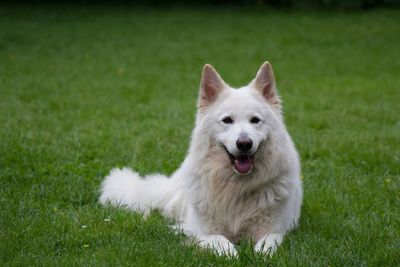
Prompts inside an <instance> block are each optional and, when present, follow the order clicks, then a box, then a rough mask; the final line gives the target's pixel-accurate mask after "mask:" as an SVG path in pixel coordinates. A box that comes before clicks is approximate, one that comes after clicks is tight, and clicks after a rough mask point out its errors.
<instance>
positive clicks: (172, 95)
mask: <svg viewBox="0 0 400 267" xmlns="http://www.w3.org/2000/svg"><path fill="white" fill-rule="evenodd" d="M399 17H400V10H374V11H369V12H367V13H317V12H311V11H307V12H306V11H303V12H285V11H249V10H248V11H245V12H239V11H238V10H223V9H220V10H197V11H196V10H184V9H178V10H169V11H160V10H158V11H157V10H138V9H135V8H132V7H111V6H109V7H97V8H96V7H79V8H77V7H72V6H58V7H57V6H54V7H7V6H5V5H3V6H0V125H1V127H0V182H1V187H0V210H1V215H0V265H7V266H32V265H40V266H43V265H46V266H54V265H63V266H71V265H78V266H79V265H93V266H107V265H111V266H113V265H115V266H122V265H135V266H199V265H201V266H244V265H247V266H248V265H265V264H268V265H272V266H275V265H278V266H282V265H289V266H312V265H316V266H351V265H355V266H395V265H397V264H399V259H400V138H399V137H400V115H399V114H400V104H399V101H400V38H399V36H400V20H399ZM264 60H269V61H270V62H272V64H273V66H274V69H275V72H276V76H277V81H278V86H279V90H280V93H281V95H282V98H283V100H284V107H285V116H286V123H287V126H288V128H289V131H290V133H291V135H292V137H293V139H294V141H295V143H296V145H297V148H298V149H299V152H300V154H301V158H302V169H303V171H302V172H303V180H304V191H305V196H304V205H303V209H302V216H301V222H300V227H299V228H297V230H296V231H294V232H292V233H290V234H289V235H287V237H286V239H285V242H284V243H283V245H282V246H281V247H280V248H279V250H278V252H277V253H276V254H275V255H274V256H273V257H272V258H265V257H263V256H261V255H254V253H253V252H252V250H251V247H250V245H249V244H247V243H246V242H243V243H242V244H241V245H240V247H239V249H240V257H239V259H228V258H224V257H216V256H214V255H213V254H212V253H209V252H207V251H203V250H200V249H199V248H197V247H196V246H185V245H183V242H184V240H185V238H184V236H182V235H175V234H174V233H173V231H172V230H171V229H170V228H169V227H168V223H169V222H168V221H167V220H166V219H165V218H163V217H161V216H160V215H159V214H158V213H156V212H154V213H153V214H152V215H151V216H150V217H149V218H148V219H147V220H144V219H143V218H142V217H141V216H140V215H138V214H134V213H132V212H129V211H126V210H122V209H116V208H110V207H107V208H104V207H102V206H100V205H99V204H98V202H97V199H98V196H99V185H100V182H101V181H102V179H103V177H104V176H105V175H106V174H107V173H108V172H109V170H110V169H111V168H113V167H117V166H119V167H122V166H130V167H132V168H135V169H136V170H138V171H139V172H140V173H151V172H163V173H168V174H170V173H171V172H173V171H174V170H175V169H176V168H177V167H178V166H179V164H180V162H181V161H182V160H183V158H184V156H185V153H186V150H187V148H188V143H189V137H190V133H191V129H192V127H193V124H194V114H195V103H196V97H197V90H198V85H199V77H200V71H201V68H202V66H203V64H204V63H211V64H213V65H214V66H215V67H216V68H217V69H218V70H219V72H220V73H221V74H222V76H223V77H224V78H225V80H226V81H228V82H229V83H230V84H231V85H232V86H240V85H244V84H245V83H247V82H249V81H250V79H252V78H253V77H254V75H255V72H256V70H257V69H258V67H259V65H260V64H261V63H262V62H263V61H264Z"/></svg>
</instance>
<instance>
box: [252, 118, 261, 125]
mask: <svg viewBox="0 0 400 267" xmlns="http://www.w3.org/2000/svg"><path fill="white" fill-rule="evenodd" d="M260 121H261V120H260V119H259V118H257V117H253V118H251V119H250V122H251V123H253V124H257V123H259V122H260Z"/></svg>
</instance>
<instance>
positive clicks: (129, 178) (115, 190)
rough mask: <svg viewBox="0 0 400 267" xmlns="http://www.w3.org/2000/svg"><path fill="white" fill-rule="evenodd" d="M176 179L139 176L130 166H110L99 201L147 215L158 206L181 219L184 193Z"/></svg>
mask: <svg viewBox="0 0 400 267" xmlns="http://www.w3.org/2000/svg"><path fill="white" fill-rule="evenodd" d="M180 188H181V187H180V186H179V181H178V180H177V179H174V178H171V179H170V178H168V177H166V176H164V175H161V174H155V175H148V176H146V177H144V178H141V177H140V176H139V174H138V173H136V172H134V171H132V170H131V169H129V168H123V169H113V170H111V172H110V174H109V175H108V176H107V177H106V178H105V179H104V181H103V183H102V186H101V196H100V203H102V204H106V203H108V202H109V203H111V204H113V205H118V206H119V205H122V206H127V207H129V208H131V209H133V210H137V211H141V212H143V213H144V214H148V212H149V211H150V210H151V209H158V210H160V211H161V212H162V213H163V214H165V215H166V216H168V217H172V218H174V219H176V220H178V221H179V220H180V219H181V218H182V216H183V214H184V212H185V211H184V209H185V204H184V202H185V201H184V195H183V192H182V190H181V189H180Z"/></svg>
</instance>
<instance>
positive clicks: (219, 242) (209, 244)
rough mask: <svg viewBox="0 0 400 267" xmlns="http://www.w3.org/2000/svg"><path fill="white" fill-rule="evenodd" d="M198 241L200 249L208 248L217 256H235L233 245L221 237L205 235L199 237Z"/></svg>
mask: <svg viewBox="0 0 400 267" xmlns="http://www.w3.org/2000/svg"><path fill="white" fill-rule="evenodd" d="M199 239H200V243H199V244H200V246H201V247H204V248H210V249H212V250H213V251H214V252H215V253H216V254H217V255H220V256H222V255H226V256H230V257H236V256H237V251H236V248H235V245H234V244H232V243H231V242H230V241H229V240H228V239H227V238H226V237H225V236H223V235H205V236H201V237H200V238H199Z"/></svg>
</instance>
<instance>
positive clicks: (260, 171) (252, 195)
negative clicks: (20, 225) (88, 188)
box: [100, 62, 303, 255]
mask: <svg viewBox="0 0 400 267" xmlns="http://www.w3.org/2000/svg"><path fill="white" fill-rule="evenodd" d="M302 195H303V191H302V186H301V181H300V163H299V158H298V155H297V152H296V149H295V147H294V145H293V142H292V140H291V138H290V136H289V134H288V132H287V131H286V128H285V125H284V122H283V118H282V112H281V104H280V99H279V96H278V94H277V91H276V85H275V78H274V74H273V71H272V67H271V65H270V64H269V63H268V62H265V63H264V64H263V65H262V66H261V67H260V69H259V71H258V73H257V76H256V78H255V79H254V80H253V81H252V82H251V83H250V84H249V85H247V86H245V87H242V88H240V89H233V88H231V87H229V85H227V84H226V83H225V82H224V81H223V80H222V78H221V77H220V75H219V74H218V73H217V71H216V70H215V69H214V68H213V67H212V66H211V65H208V64H207V65H205V66H204V68H203V73H202V77H201V84H200V94H199V100H198V111H197V118H196V126H195V128H194V130H193V134H192V140H191V144H190V149H189V152H188V154H187V157H186V159H185V160H184V162H183V163H182V165H181V167H180V168H179V169H178V170H177V171H176V172H175V173H174V174H173V175H172V177H171V178H167V177H165V176H163V175H159V174H156V175H149V176H146V177H144V179H142V178H141V177H140V176H139V175H138V174H137V173H135V172H133V171H132V170H130V169H128V168H124V169H122V170H120V169H114V170H112V171H111V173H110V175H109V176H107V177H106V178H105V180H104V182H103V184H102V192H101V197H100V202H101V203H103V204H104V203H107V202H111V203H112V204H115V205H121V204H122V205H127V206H129V207H130V208H132V209H135V210H140V211H142V212H144V213H147V212H148V211H149V210H150V209H151V208H154V209H158V210H160V211H161V212H162V213H163V214H165V215H166V216H168V217H171V218H173V219H175V220H176V221H177V222H178V223H179V225H180V227H181V228H182V229H183V231H184V232H185V233H186V234H188V235H190V236H193V237H194V238H196V240H197V241H198V243H199V245H200V246H202V247H209V248H212V249H213V250H214V251H215V252H217V253H218V254H224V253H225V254H230V255H236V249H235V245H234V244H237V242H238V241H239V240H240V239H241V238H250V239H251V240H252V241H253V242H254V243H255V250H256V251H261V252H266V253H272V252H273V251H275V249H276V248H277V246H278V245H279V244H280V243H281V242H282V240H283V237H284V235H285V233H286V232H287V231H288V230H290V229H291V228H293V227H294V226H296V225H297V222H298V219H299V216H300V207H301V203H302Z"/></svg>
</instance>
